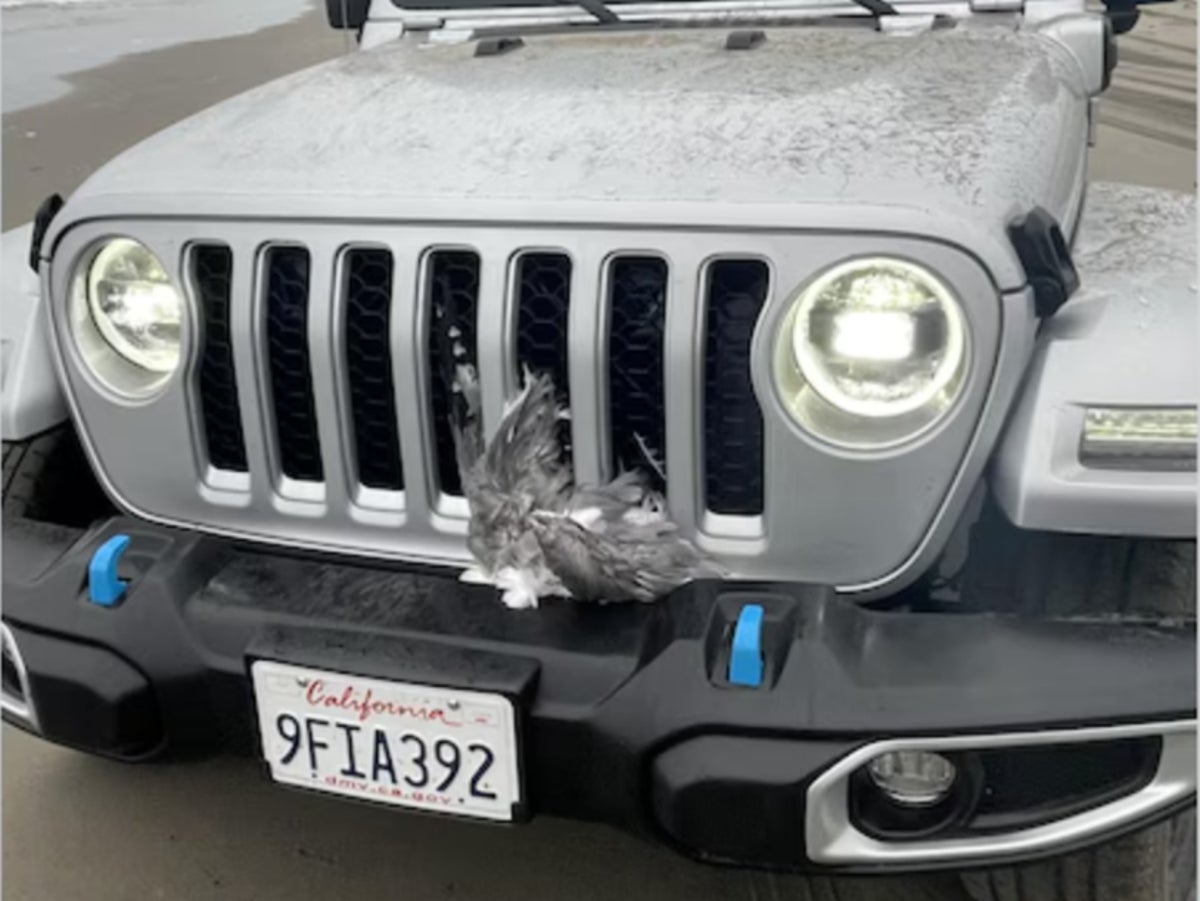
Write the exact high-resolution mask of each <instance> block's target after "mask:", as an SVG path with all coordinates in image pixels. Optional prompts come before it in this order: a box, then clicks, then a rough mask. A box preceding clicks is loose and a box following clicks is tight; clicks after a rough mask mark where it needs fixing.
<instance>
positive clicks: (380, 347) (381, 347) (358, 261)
mask: <svg viewBox="0 0 1200 901" xmlns="http://www.w3.org/2000/svg"><path fill="white" fill-rule="evenodd" d="M391 312H392V255H391V254H390V253H389V252H388V251H386V250H376V249H365V248H364V249H355V250H351V251H349V252H348V253H347V254H346V363H347V374H348V375H349V381H350V414H351V419H352V420H353V425H354V452H355V458H356V463H357V465H358V480H359V481H360V482H362V484H364V485H366V486H367V487H368V488H382V489H387V490H391V491H399V490H401V489H402V488H403V487H404V471H403V468H402V464H401V462H400V436H399V433H398V432H397V427H396V397H395V391H394V389H393V387H392V355H391V348H390V345H389V340H388V335H389V325H390V323H391Z"/></svg>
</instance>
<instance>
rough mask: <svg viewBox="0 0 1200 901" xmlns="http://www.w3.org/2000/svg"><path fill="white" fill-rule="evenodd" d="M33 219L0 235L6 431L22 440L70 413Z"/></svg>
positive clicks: (0, 391) (1, 393)
mask: <svg viewBox="0 0 1200 901" xmlns="http://www.w3.org/2000/svg"><path fill="white" fill-rule="evenodd" d="M32 233H33V226H32V224H29V225H22V226H20V227H19V228H14V229H12V230H11V231H7V232H5V233H4V234H2V235H0V323H3V326H2V328H3V331H2V333H0V436H3V438H4V440H5V441H20V440H22V439H25V438H29V437H30V436H32V435H36V434H37V433H39V432H44V431H46V429H49V428H51V427H53V426H56V425H58V424H59V423H61V422H65V421H66V419H67V402H66V398H64V397H63V393H62V390H61V388H60V387H59V383H58V373H57V372H56V371H55V368H54V358H53V356H52V354H51V350H50V336H49V334H48V332H47V328H48V325H47V322H46V317H45V315H43V313H42V304H41V291H40V288H39V284H38V277H37V274H36V273H35V272H34V271H33V270H32V269H30V268H29V241H30V237H31V235H32Z"/></svg>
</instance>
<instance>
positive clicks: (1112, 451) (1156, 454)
mask: <svg viewBox="0 0 1200 901" xmlns="http://www.w3.org/2000/svg"><path fill="white" fill-rule="evenodd" d="M1079 459H1080V462H1082V463H1083V464H1084V465H1085V466H1091V467H1094V468H1097V469H1141V470H1152V471H1153V470H1158V471H1161V470H1195V468H1196V408H1195V407H1161V408H1153V407H1089V408H1088V409H1087V410H1086V411H1085V412H1084V418H1083V438H1082V441H1081V442H1080V448H1079Z"/></svg>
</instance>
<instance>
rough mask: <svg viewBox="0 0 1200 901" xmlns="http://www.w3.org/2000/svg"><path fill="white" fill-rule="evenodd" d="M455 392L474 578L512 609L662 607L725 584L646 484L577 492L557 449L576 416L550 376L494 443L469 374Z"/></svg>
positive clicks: (524, 393) (530, 390)
mask: <svg viewBox="0 0 1200 901" xmlns="http://www.w3.org/2000/svg"><path fill="white" fill-rule="evenodd" d="M454 389H455V392H456V394H457V395H458V403H456V404H454V405H453V409H454V411H455V412H454V414H453V417H452V420H453V421H452V431H453V434H454V446H455V453H456V456H457V461H458V467H459V471H460V473H461V476H462V484H463V493H464V495H465V496H466V499H467V504H468V506H469V507H470V510H471V520H470V524H469V526H468V530H467V547H468V548H469V549H470V551H471V553H472V554H473V555H474V557H475V559H476V560H477V561H478V564H479V565H478V567H476V568H473V569H471V570H468V571H467V573H464V579H467V580H470V581H483V582H487V583H489V584H493V585H495V586H496V587H498V588H500V589H501V591H502V599H503V601H504V603H505V604H506V605H507V606H509V607H513V608H523V607H536V606H537V602H538V599H539V598H542V597H564V598H573V599H575V600H580V601H598V602H609V601H628V600H635V601H652V600H654V599H655V598H657V597H660V596H661V595H663V594H666V593H667V592H669V591H670V590H671V589H673V588H676V587H678V586H679V585H682V584H684V583H685V582H689V581H691V580H693V579H697V578H703V577H708V576H715V575H719V574H720V571H719V569H718V568H717V567H716V566H715V564H714V563H712V561H710V560H708V559H707V558H705V557H704V555H703V554H701V553H700V552H699V551H698V550H697V549H696V548H695V546H694V545H692V544H691V543H690V542H689V541H687V539H685V538H684V537H683V536H681V535H680V534H679V532H678V529H677V528H676V526H675V525H674V523H672V522H671V521H670V520H669V519H668V518H667V514H666V504H665V502H664V499H663V498H662V496H661V495H659V494H657V493H656V492H654V491H652V490H651V489H650V488H649V487H648V486H647V485H646V483H645V480H644V479H643V478H642V476H641V475H640V474H638V473H636V472H625V473H622V474H620V475H618V476H617V477H616V478H615V479H613V480H612V481H610V482H607V483H605V484H602V485H590V486H589V485H576V484H575V479H574V473H573V472H572V470H571V467H570V465H569V464H568V463H567V462H565V461H564V459H563V456H564V455H563V452H562V447H561V446H560V444H559V439H558V423H559V422H560V421H561V420H562V419H563V418H564V417H565V415H566V414H565V412H564V411H563V410H562V408H561V407H560V406H559V403H558V400H557V395H556V393H555V388H554V383H553V381H552V380H551V379H550V377H549V376H547V375H534V374H531V373H529V372H526V373H525V379H524V387H523V388H522V390H521V392H520V394H518V395H517V397H516V398H515V399H514V400H513V401H512V402H511V403H509V404H508V405H507V406H506V408H505V410H504V415H503V416H502V417H501V420H500V424H499V427H498V428H497V430H496V434H495V435H494V436H493V437H492V440H491V441H490V442H487V441H485V439H484V435H483V424H482V417H481V415H480V401H479V383H478V379H477V377H476V374H475V371H474V369H473V368H472V367H471V366H470V365H468V364H464V363H460V364H459V365H458V366H457V368H456V375H455V379H454Z"/></svg>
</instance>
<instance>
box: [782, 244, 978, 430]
mask: <svg viewBox="0 0 1200 901" xmlns="http://www.w3.org/2000/svg"><path fill="white" fill-rule="evenodd" d="M968 351H969V339H968V333H967V327H966V321H965V317H964V316H963V312H962V308H961V306H960V305H959V302H958V300H957V299H956V298H955V296H954V294H953V293H952V292H951V291H950V289H949V288H948V287H947V286H946V285H945V284H944V283H943V282H942V281H941V279H939V278H938V277H937V276H935V275H934V274H933V273H932V272H930V271H929V270H927V269H925V268H923V267H921V266H918V265H916V264H914V263H909V262H907V261H904V260H898V259H892V258H887V257H878V258H871V259H860V260H852V261H850V262H847V263H843V264H841V265H839V266H836V267H834V268H832V269H830V270H828V271H827V272H825V273H823V274H822V275H821V276H820V277H818V278H817V279H816V280H815V281H813V282H812V283H811V284H809V285H808V286H806V287H805V288H804V289H803V290H802V291H801V292H800V293H799V295H798V296H797V297H796V299H795V301H794V302H793V306H792V308H791V310H790V311H789V313H788V314H787V316H786V317H785V319H784V321H783V327H782V329H781V331H780V334H779V335H778V336H777V339H776V347H775V354H774V357H775V359H774V371H775V380H776V384H777V386H778V388H779V391H780V395H781V397H782V399H783V402H784V405H785V406H786V407H787V409H788V412H789V413H790V414H791V415H792V416H793V418H795V419H796V421H797V422H798V423H800V424H801V425H802V426H804V427H805V428H806V429H808V430H810V431H812V432H815V433H816V434H818V435H820V436H822V437H824V438H827V439H829V440H832V441H835V442H838V443H843V444H849V445H863V446H874V445H882V444H889V443H894V442H897V441H902V440H904V439H906V438H909V437H911V436H913V435H915V434H916V433H918V432H920V431H922V430H923V429H924V428H926V427H928V426H929V425H931V424H932V423H933V422H935V421H936V420H937V419H939V418H940V417H941V415H942V414H943V413H944V412H945V411H946V410H948V409H949V408H950V406H951V405H952V404H953V403H954V401H955V399H956V398H957V397H958V395H959V393H960V391H961V389H962V386H963V383H964V377H965V373H966V370H967V357H968Z"/></svg>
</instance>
